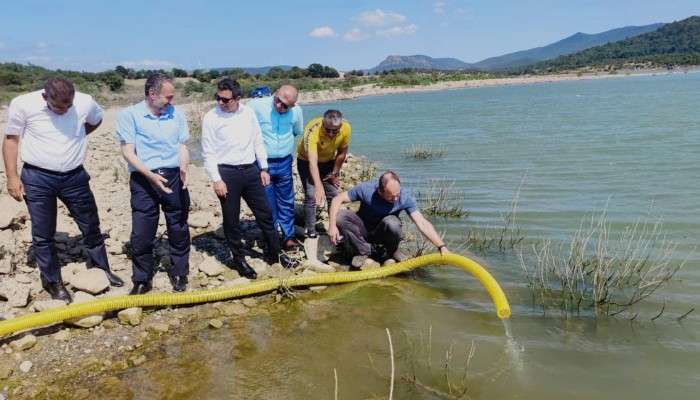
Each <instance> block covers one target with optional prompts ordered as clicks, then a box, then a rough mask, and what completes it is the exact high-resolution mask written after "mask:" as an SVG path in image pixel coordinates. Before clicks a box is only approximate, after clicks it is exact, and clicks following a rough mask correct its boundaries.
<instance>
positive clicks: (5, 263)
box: [0, 255, 12, 275]
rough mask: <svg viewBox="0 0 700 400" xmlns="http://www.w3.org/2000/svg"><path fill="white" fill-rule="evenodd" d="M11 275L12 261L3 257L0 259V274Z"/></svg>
mask: <svg viewBox="0 0 700 400" xmlns="http://www.w3.org/2000/svg"><path fill="white" fill-rule="evenodd" d="M10 273H12V260H11V259H10V257H8V256H7V255H5V256H4V257H3V258H1V259H0V274H3V275H7V274H10Z"/></svg>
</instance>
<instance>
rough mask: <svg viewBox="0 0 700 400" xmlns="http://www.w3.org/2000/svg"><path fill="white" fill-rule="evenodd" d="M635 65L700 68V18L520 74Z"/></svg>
mask: <svg viewBox="0 0 700 400" xmlns="http://www.w3.org/2000/svg"><path fill="white" fill-rule="evenodd" d="M634 63H644V64H653V65H654V66H666V65H700V17H698V16H693V17H690V18H686V19H684V20H682V21H678V22H673V23H670V24H666V25H664V26H662V27H661V28H659V29H658V30H656V31H653V32H648V33H644V34H641V35H639V36H635V37H632V38H628V39H625V40H621V41H618V42H614V43H608V44H605V45H602V46H597V47H592V48H590V49H586V50H583V51H580V52H578V53H575V54H570V55H565V56H560V57H558V58H556V59H554V60H550V61H544V62H539V63H536V64H533V65H530V66H527V67H523V68H521V69H520V71H521V72H527V73H533V72H542V71H544V72H549V71H561V70H571V69H577V68H582V67H601V66H621V65H623V64H634Z"/></svg>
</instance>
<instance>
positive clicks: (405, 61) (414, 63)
mask: <svg viewBox="0 0 700 400" xmlns="http://www.w3.org/2000/svg"><path fill="white" fill-rule="evenodd" d="M403 68H414V69H438V70H460V69H470V68H471V64H467V63H465V62H464V61H460V60H458V59H456V58H432V57H428V56H424V55H415V56H389V57H387V58H386V59H385V60H384V61H382V62H381V63H379V65H377V66H376V67H374V68H372V69H370V70H369V72H371V73H374V72H381V71H389V70H392V69H403Z"/></svg>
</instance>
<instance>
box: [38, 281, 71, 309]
mask: <svg viewBox="0 0 700 400" xmlns="http://www.w3.org/2000/svg"><path fill="white" fill-rule="evenodd" d="M41 286H42V287H43V288H44V290H46V291H47V292H49V294H50V295H51V298H52V299H54V300H63V301H65V302H66V303H69V304H70V303H71V302H72V301H73V299H72V298H71V297H70V293H68V289H66V287H65V286H63V282H47V281H45V280H43V279H42V280H41Z"/></svg>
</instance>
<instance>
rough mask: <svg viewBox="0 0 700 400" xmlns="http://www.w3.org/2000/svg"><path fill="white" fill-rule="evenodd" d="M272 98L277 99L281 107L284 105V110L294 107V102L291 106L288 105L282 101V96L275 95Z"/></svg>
mask: <svg viewBox="0 0 700 400" xmlns="http://www.w3.org/2000/svg"><path fill="white" fill-rule="evenodd" d="M272 99H273V100H274V101H275V103H277V104H279V105H280V107H282V109H283V110H289V109H290V108H292V107H294V105H293V104H292V105H291V106H289V105H287V104H284V103H283V102H282V100H280V98H279V97H277V96H275V97H273V98H272Z"/></svg>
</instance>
